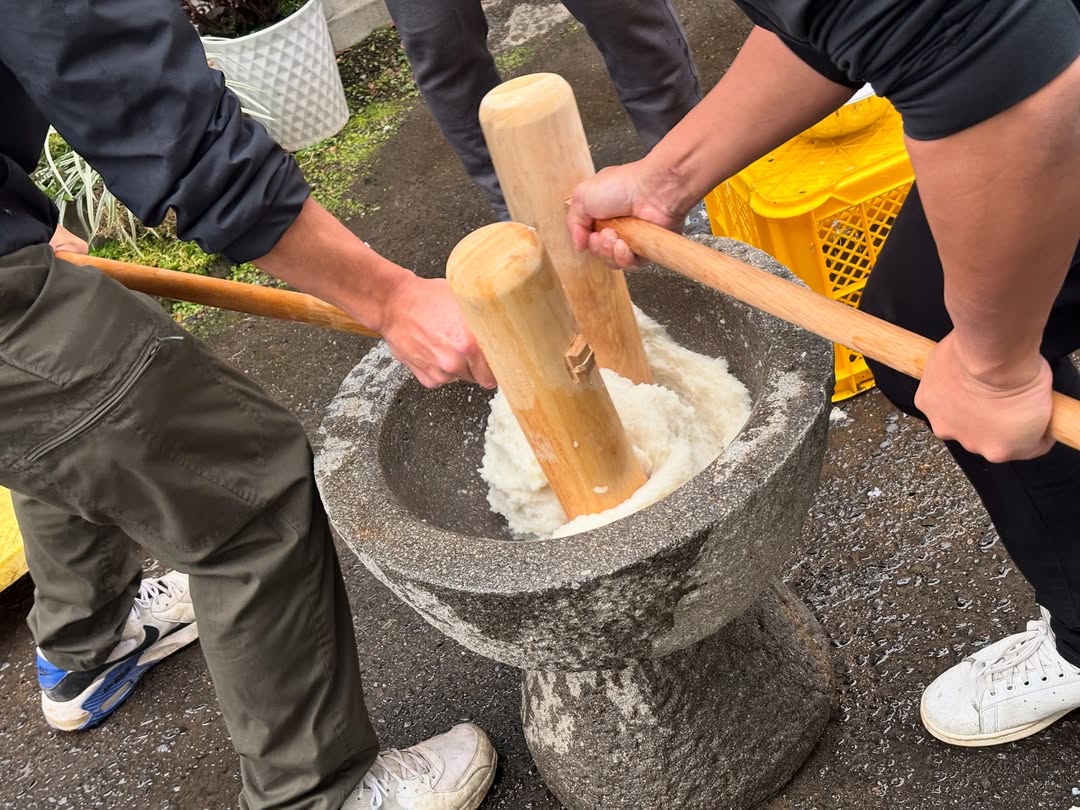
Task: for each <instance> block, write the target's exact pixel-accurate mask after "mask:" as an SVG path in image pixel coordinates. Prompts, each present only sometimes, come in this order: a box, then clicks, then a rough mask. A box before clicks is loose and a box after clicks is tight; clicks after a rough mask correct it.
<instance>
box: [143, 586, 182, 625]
mask: <svg viewBox="0 0 1080 810" xmlns="http://www.w3.org/2000/svg"><path fill="white" fill-rule="evenodd" d="M183 595H184V589H183V587H181V586H180V585H177V584H176V583H175V582H173V581H172V580H168V579H144V580H143V581H142V583H141V584H140V585H139V595H138V596H136V597H135V604H133V605H132V606H131V616H132V618H138V615H139V610H138V609H139V608H143V609H144V610H145V609H146V608H148V607H150V606H151V605H152V604H154V603H155V602H157V601H158V600H159V599H161V598H162V597H165V596H174V597H179V596H183Z"/></svg>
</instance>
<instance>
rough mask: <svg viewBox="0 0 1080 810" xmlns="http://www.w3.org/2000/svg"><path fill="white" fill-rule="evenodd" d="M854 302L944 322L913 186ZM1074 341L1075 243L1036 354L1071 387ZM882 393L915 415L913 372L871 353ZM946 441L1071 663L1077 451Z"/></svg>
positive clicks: (932, 329) (918, 326)
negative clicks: (995, 448) (1019, 454)
mask: <svg viewBox="0 0 1080 810" xmlns="http://www.w3.org/2000/svg"><path fill="white" fill-rule="evenodd" d="M860 306H861V307H862V309H863V310H864V311H866V312H869V313H871V314H873V315H877V316H878V317H881V318H884V319H885V320H888V321H891V322H893V323H896V324H899V325H900V326H903V327H905V328H908V329H911V330H913V331H915V332H918V333H919V334H922V335H925V336H926V337H929V338H932V339H934V340H940V339H941V338H942V337H944V336H945V335H946V334H947V333H948V332H949V331H950V330H951V329H952V323H951V322H950V320H949V316H948V313H947V312H946V311H945V304H944V289H943V276H942V270H941V262H940V260H939V259H938V256H937V249H936V247H935V245H934V241H933V237H932V235H931V234H930V229H929V225H928V224H927V222H926V216H925V214H923V211H922V205H921V202H920V200H919V196H918V191H917V190H916V189H912V193H911V195H910V196H909V198H908V200H907V202H906V203H905V205H904V209H903V211H902V212H901V213H900V216H899V218H898V219H897V221H896V223H895V225H894V227H893V229H892V232H891V233H890V235H889V237H888V239H887V241H886V243H885V246H884V248H883V250H882V254H881V257H880V258H879V260H878V262H877V264H876V265H875V267H874V269H873V271H872V272H871V274H870V278H869V280H868V281H867V285H866V289H865V290H864V292H863V297H862V301H861V303H860ZM1077 347H1080V252H1078V254H1077V256H1076V257H1075V258H1074V260H1073V266H1072V270H1071V271H1070V273H1069V276H1068V279H1067V280H1066V283H1065V286H1064V288H1063V289H1062V292H1061V294H1060V295H1059V297H1058V300H1057V302H1056V303H1055V305H1054V309H1053V312H1052V313H1051V316H1050V320H1049V323H1048V324H1047V328H1046V334H1045V336H1044V339H1043V354H1044V355H1045V356H1046V358H1047V360H1048V361H1049V362H1050V364H1051V367H1052V368H1053V371H1054V387H1055V388H1056V389H1057V390H1059V391H1061V392H1063V393H1066V394H1069V395H1071V396H1080V374H1078V373H1077V370H1076V368H1075V366H1074V365H1073V363H1072V361H1071V360H1070V359H1069V353H1070V352H1072V351H1074V350H1075V349H1076V348H1077ZM870 366H871V368H872V370H873V372H874V379H875V380H876V382H877V385H878V387H879V388H880V389H881V391H882V393H884V394H885V396H887V397H888V398H889V399H890V401H892V402H893V403H894V404H895V405H896V406H897V407H898V408H900V409H901V410H903V411H905V412H906V413H910V414H913V415H916V416H919V417H920V418H921V414H920V413H919V412H918V409H917V408H916V407H915V390H916V388H917V383H916V381H915V380H913V379H911V378H910V377H907V376H905V375H903V374H900V373H898V372H896V371H893V370H892V369H889V368H887V367H884V366H882V365H881V364H879V363H873V362H870ZM948 445H949V450H950V452H951V453H952V454H953V457H954V458H956V460H957V462H958V463H959V464H960V467H961V468H962V469H963V470H964V473H965V474H966V475H967V476H968V478H969V479H970V480H971V483H972V485H973V486H974V487H975V491H976V492H978V493H979V497H980V498H981V499H982V501H983V503H984V504H985V505H986V509H987V511H988V512H989V513H990V517H991V518H992V519H993V521H994V525H995V526H996V527H997V530H998V534H999V535H1000V536H1001V540H1002V542H1003V543H1004V544H1005V547H1006V548H1007V549H1008V551H1009V554H1010V555H1012V558H1013V560H1014V561H1015V562H1016V564H1017V566H1018V567H1019V569H1020V571H1021V572H1022V573H1023V574H1024V576H1025V577H1027V579H1028V580H1029V581H1030V582H1031V584H1032V585H1033V586H1034V588H1035V592H1036V596H1037V597H1038V599H1039V603H1040V604H1041V605H1043V606H1044V607H1046V608H1047V609H1048V610H1049V611H1050V613H1051V615H1052V616H1053V617H1054V630H1055V631H1056V632H1057V635H1058V644H1059V648H1060V650H1061V654H1062V655H1063V656H1065V657H1066V658H1067V659H1068V660H1069V661H1071V662H1072V663H1074V664H1076V665H1078V666H1080V543H1077V527H1078V526H1080V497H1077V495H1078V494H1080V489H1078V486H1080V484H1078V482H1080V452H1078V451H1076V450H1073V449H1071V448H1068V447H1065V446H1064V445H1061V444H1058V445H1055V447H1054V449H1053V450H1051V451H1050V453H1048V454H1047V455H1045V456H1043V457H1042V458H1038V459H1034V460H1031V461H1019V462H1010V463H1008V464H990V463H988V462H987V461H986V460H985V459H983V458H982V457H981V456H976V455H973V454H971V453H969V452H967V451H966V450H964V449H963V448H962V447H960V446H959V445H957V444H956V443H955V442H949V443H948Z"/></svg>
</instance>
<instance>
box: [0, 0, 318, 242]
mask: <svg viewBox="0 0 1080 810" xmlns="http://www.w3.org/2000/svg"><path fill="white" fill-rule="evenodd" d="M0 20H3V22H2V23H0V53H3V55H4V62H5V63H6V64H7V66H8V67H9V69H10V70H11V71H12V72H13V73H14V74H15V77H16V78H17V79H18V81H19V83H20V84H21V85H22V86H23V88H24V89H25V90H26V92H27V94H28V95H29V96H30V98H31V99H32V100H33V102H34V103H35V104H36V106H37V107H38V108H39V109H40V110H41V111H42V113H43V114H44V115H45V117H46V118H48V120H49V121H50V122H51V123H52V125H53V126H54V127H56V129H57V131H59V132H60V134H61V135H62V136H63V137H64V139H65V140H67V142H68V143H70V144H71V146H72V147H73V148H74V149H75V150H76V151H77V152H78V153H79V154H81V155H82V156H83V157H84V158H86V160H87V161H89V163H90V164H91V165H92V166H93V167H94V168H95V169H97V170H98V171H99V172H100V173H101V175H102V177H103V178H104V180H105V183H106V185H107V186H108V187H109V189H110V190H111V191H112V192H113V194H115V195H116V197H117V198H118V199H120V200H121V201H122V202H123V203H124V204H125V205H126V206H128V208H130V209H131V210H132V211H133V212H134V213H135V215H136V216H137V217H138V218H139V219H141V220H142V221H143V222H145V223H146V224H148V225H156V224H158V223H160V222H161V220H162V218H163V217H164V216H165V214H166V213H167V212H168V210H169V209H170V208H171V209H173V210H175V212H176V218H177V230H178V233H179V236H180V237H181V238H182V239H188V240H192V241H195V242H197V243H198V244H199V245H200V246H201V247H202V248H203V249H204V250H207V251H209V252H211V253H224V254H225V255H226V256H228V257H229V258H231V259H233V260H236V261H246V260H248V259H252V258H256V257H258V256H261V255H263V254H265V253H267V252H268V251H269V250H270V249H271V248H272V247H273V246H274V244H276V243H277V241H278V239H279V238H280V237H281V235H282V233H284V231H285V229H286V228H288V227H289V225H290V224H291V223H292V222H293V220H294V219H295V218H296V216H297V214H298V213H299V211H300V207H301V205H302V204H303V202H304V200H305V199H306V198H307V196H308V193H309V189H308V186H307V184H306V183H305V182H304V179H303V177H302V176H301V174H300V170H299V168H298V167H297V166H296V163H295V161H293V160H292V158H291V157H289V156H288V155H286V154H285V153H284V152H283V151H282V150H281V149H280V148H279V147H278V146H277V145H276V144H275V143H274V142H273V141H272V140H271V139H270V137H269V135H267V133H266V130H265V129H263V127H262V126H261V125H260V124H258V123H257V122H255V121H252V120H250V119H247V118H244V117H243V116H242V115H241V113H240V104H239V102H238V101H237V99H236V97H235V96H234V95H233V94H232V93H230V92H228V91H227V90H226V89H225V86H224V81H223V79H222V76H221V74H220V73H219V72H217V71H215V70H211V69H210V68H209V67H208V66H207V64H206V57H205V54H204V52H203V49H202V45H201V44H200V42H199V39H198V36H197V34H196V32H195V29H194V28H193V27H192V26H191V24H190V23H189V22H188V21H187V18H186V17H185V16H184V14H183V11H182V10H181V8H180V4H179V3H178V2H177V0H33V2H24V1H23V0H0ZM14 124H15V125H16V126H18V123H17V122H14Z"/></svg>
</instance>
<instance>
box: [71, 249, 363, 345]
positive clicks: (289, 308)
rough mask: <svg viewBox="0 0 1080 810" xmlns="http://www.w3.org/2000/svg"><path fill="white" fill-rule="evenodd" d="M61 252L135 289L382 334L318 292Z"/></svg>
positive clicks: (236, 310) (282, 318)
mask: <svg viewBox="0 0 1080 810" xmlns="http://www.w3.org/2000/svg"><path fill="white" fill-rule="evenodd" d="M56 257H57V258H58V259H63V260H64V261H65V262H70V263H71V264H81V265H87V266H89V267H96V268H97V269H98V270H101V271H102V272H103V273H105V274H106V275H108V276H110V277H112V278H114V279H116V280H117V281H119V282H120V283H121V284H123V285H124V286H125V287H127V288H128V289H129V290H135V291H136V292H142V293H146V294H147V295H156V296H160V297H162V298H172V299H173V300H176V301H190V302H191V303H193V304H205V305H206V306H210V307H218V308H219V309H230V310H233V311H234V312H245V313H247V314H249V315H263V316H266V317H268V318H278V319H280V320H285V321H296V322H298V323H306V324H311V325H312V326H321V327H323V328H326V329H335V330H337V331H338V332H351V333H353V334H357V335H367V336H368V337H379V333H378V332H375V331H374V330H372V329H369V328H368V327H366V326H364V325H363V324H361V323H358V322H357V321H355V320H353V319H352V318H350V317H349V316H348V315H347V314H345V312H343V311H342V310H340V309H338V308H337V307H335V306H333V305H332V304H328V303H326V302H325V301H322V300H320V299H318V298H316V297H315V296H313V295H306V294H304V293H298V292H290V291H289V290H278V289H275V288H273V287H260V286H258V285H256V284H244V283H242V282H239V281H229V280H227V279H223V278H212V277H210V276H197V275H195V274H194V273H180V272H177V271H176V270H163V269H161V268H160V267H147V266H146V265H142V264H132V263H130V262H119V261H115V260H113V259H102V258H100V257H98V256H86V255H83V254H80V253H69V252H67V251H63V250H61V251H57V253H56Z"/></svg>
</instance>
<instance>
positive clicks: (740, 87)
mask: <svg viewBox="0 0 1080 810" xmlns="http://www.w3.org/2000/svg"><path fill="white" fill-rule="evenodd" d="M851 94H852V88H851V87H849V86H847V85H844V84H838V83H836V82H833V81H830V80H829V79H827V78H825V77H824V76H822V75H821V74H820V73H818V72H817V71H815V70H814V69H813V68H811V67H810V66H809V65H807V64H806V63H805V62H804V61H803V60H802V59H800V58H799V57H798V56H796V55H795V54H794V53H793V52H792V51H791V50H790V49H789V48H788V47H787V45H785V44H784V43H783V41H781V40H780V38H779V37H777V36H776V35H775V34H773V33H771V32H769V31H766V30H765V29H763V28H754V29H753V30H752V31H751V32H750V36H749V37H748V38H747V40H746V43H745V44H744V45H743V47H742V50H740V51H739V55H738V56H737V57H736V58H735V61H734V62H733V63H732V65H731V67H730V68H729V69H728V71H727V73H725V74H724V76H723V78H722V79H721V80H720V82H719V83H718V84H717V85H716V87H714V88H713V90H712V91H711V92H710V93H709V94H708V95H707V96H706V97H705V99H704V100H703V101H702V102H701V103H700V104H698V105H697V106H696V107H695V108H694V109H693V110H691V111H690V113H689V114H687V116H686V117H685V118H684V119H683V120H682V121H681V122H680V123H679V124H678V125H677V126H676V127H675V128H674V129H673V130H671V132H669V133H668V135H667V136H666V137H665V138H664V139H663V140H662V141H660V143H658V144H657V145H656V147H655V148H653V150H652V151H651V152H649V154H648V155H646V156H645V157H644V158H643V159H642V160H639V161H637V162H636V163H630V164H626V165H624V166H613V167H610V168H607V169H604V170H602V171H600V172H599V173H598V174H597V175H596V176H595V177H594V178H591V179H590V180H586V181H585V182H583V183H582V184H580V185H579V186H578V187H577V188H576V189H575V190H574V195H573V198H572V200H571V205H570V210H569V212H568V215H567V224H568V226H569V228H570V232H571V235H572V236H573V239H574V244H575V245H576V246H577V248H578V249H579V250H584V249H586V248H588V249H589V250H591V251H592V252H593V253H595V254H596V255H598V256H601V257H604V258H606V259H608V260H609V261H611V262H613V263H615V264H617V265H619V266H621V267H630V266H632V265H633V264H634V263H636V257H634V255H633V254H632V252H631V251H630V249H629V247H628V246H627V245H626V243H625V242H623V241H622V240H621V239H618V238H617V237H616V236H615V233H614V231H611V230H610V229H608V230H605V231H602V232H599V233H593V231H592V223H593V220H595V219H601V218H606V217H615V216H624V215H632V216H637V217H641V218H643V219H647V220H649V221H651V222H656V223H657V224H660V225H663V226H665V227H669V228H672V227H675V226H677V225H680V224H681V223H682V220H683V217H684V216H685V214H686V212H687V211H688V210H689V209H690V208H691V207H692V206H693V205H694V204H695V203H696V202H698V201H699V200H701V199H702V197H704V196H705V194H706V193H707V192H708V191H709V190H710V189H712V188H714V187H715V186H716V185H717V184H718V183H720V182H722V181H723V180H726V179H727V178H728V177H731V176H732V175H733V174H735V173H737V172H739V171H740V170H742V169H743V168H745V167H746V166H748V165H749V164H750V163H752V162H753V161H755V160H757V159H758V158H759V157H761V156H762V155H765V154H767V153H768V152H769V151H770V150H772V149H774V148H775V147H777V146H779V145H780V144H782V143H784V142H785V141H787V140H788V139H789V138H792V137H794V136H795V135H797V134H798V133H800V132H802V131H803V130H804V129H806V128H807V127H808V126H810V125H812V124H815V123H817V122H818V121H820V120H821V119H822V118H824V117H825V116H826V115H828V114H829V113H830V112H832V111H833V110H835V109H837V108H838V107H839V106H840V105H842V104H843V103H844V102H845V101H847V100H848V98H850V97H851Z"/></svg>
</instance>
